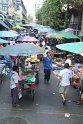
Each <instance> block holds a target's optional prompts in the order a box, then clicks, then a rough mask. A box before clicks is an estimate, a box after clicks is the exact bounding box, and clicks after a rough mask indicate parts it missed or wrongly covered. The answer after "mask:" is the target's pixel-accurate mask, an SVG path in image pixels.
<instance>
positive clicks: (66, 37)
mask: <svg viewBox="0 0 83 124" xmlns="http://www.w3.org/2000/svg"><path fill="white" fill-rule="evenodd" d="M59 35H60V36H61V37H62V38H65V39H79V37H78V36H76V35H74V34H72V33H69V32H60V33H59Z"/></svg>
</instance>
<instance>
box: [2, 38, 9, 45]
mask: <svg viewBox="0 0 83 124" xmlns="http://www.w3.org/2000/svg"><path fill="white" fill-rule="evenodd" d="M3 43H9V41H7V40H3V39H1V38H0V44H3Z"/></svg>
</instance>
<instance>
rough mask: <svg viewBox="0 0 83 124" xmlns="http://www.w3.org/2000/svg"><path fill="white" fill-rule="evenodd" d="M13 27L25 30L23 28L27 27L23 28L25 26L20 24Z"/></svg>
mask: <svg viewBox="0 0 83 124" xmlns="http://www.w3.org/2000/svg"><path fill="white" fill-rule="evenodd" d="M13 29H20V30H23V29H25V28H23V27H22V26H20V25H16V26H14V27H13Z"/></svg>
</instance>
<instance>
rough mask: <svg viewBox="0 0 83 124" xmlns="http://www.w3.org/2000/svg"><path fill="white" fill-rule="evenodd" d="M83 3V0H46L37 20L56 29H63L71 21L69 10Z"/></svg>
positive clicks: (37, 15)
mask: <svg viewBox="0 0 83 124" xmlns="http://www.w3.org/2000/svg"><path fill="white" fill-rule="evenodd" d="M81 4H83V0H45V1H44V3H43V6H42V7H41V8H40V9H39V10H38V12H37V14H36V18H37V22H38V23H39V24H43V25H49V26H51V27H53V28H55V29H63V28H65V27H66V26H67V24H68V23H69V22H68V21H69V10H70V8H75V7H78V6H80V5H81Z"/></svg>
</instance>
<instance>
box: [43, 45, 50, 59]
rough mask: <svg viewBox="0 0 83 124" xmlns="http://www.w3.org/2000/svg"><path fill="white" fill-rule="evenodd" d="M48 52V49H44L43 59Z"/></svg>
mask: <svg viewBox="0 0 83 124" xmlns="http://www.w3.org/2000/svg"><path fill="white" fill-rule="evenodd" d="M48 51H49V50H48V48H47V47H45V51H44V57H46V56H47V52H48Z"/></svg>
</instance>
